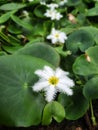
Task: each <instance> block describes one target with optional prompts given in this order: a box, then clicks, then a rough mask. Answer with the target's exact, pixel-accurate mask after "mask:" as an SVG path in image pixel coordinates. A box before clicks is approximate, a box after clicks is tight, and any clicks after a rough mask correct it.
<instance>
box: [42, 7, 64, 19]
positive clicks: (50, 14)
mask: <svg viewBox="0 0 98 130" xmlns="http://www.w3.org/2000/svg"><path fill="white" fill-rule="evenodd" d="M44 15H45V16H46V17H48V18H50V19H51V20H60V19H61V18H62V17H63V16H62V15H61V14H60V13H59V12H58V11H57V10H55V9H47V10H46V13H45V14H44Z"/></svg>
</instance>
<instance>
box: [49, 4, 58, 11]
mask: <svg viewBox="0 0 98 130" xmlns="http://www.w3.org/2000/svg"><path fill="white" fill-rule="evenodd" d="M47 7H48V8H50V9H52V10H54V9H55V8H58V7H59V6H58V4H55V3H51V4H47Z"/></svg>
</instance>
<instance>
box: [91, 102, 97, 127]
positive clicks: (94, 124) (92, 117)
mask: <svg viewBox="0 0 98 130" xmlns="http://www.w3.org/2000/svg"><path fill="white" fill-rule="evenodd" d="M90 107H91V120H92V123H93V126H96V125H97V123H96V118H95V116H94V110H93V105H92V101H91V100H90Z"/></svg>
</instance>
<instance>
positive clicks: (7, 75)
mask: <svg viewBox="0 0 98 130" xmlns="http://www.w3.org/2000/svg"><path fill="white" fill-rule="evenodd" d="M44 65H49V63H47V62H46V61H44V60H41V59H39V58H35V57H31V56H26V55H25V56H23V55H13V56H1V57H0V124H3V125H10V126H25V127H26V126H31V125H38V124H39V123H40V122H41V116H42V111H43V108H44V105H45V100H44V98H43V97H42V95H41V94H39V93H38V94H37V93H34V92H33V91H32V88H31V86H32V85H33V84H34V83H35V82H36V81H37V76H36V75H35V74H34V72H35V70H36V69H41V68H43V66H44Z"/></svg>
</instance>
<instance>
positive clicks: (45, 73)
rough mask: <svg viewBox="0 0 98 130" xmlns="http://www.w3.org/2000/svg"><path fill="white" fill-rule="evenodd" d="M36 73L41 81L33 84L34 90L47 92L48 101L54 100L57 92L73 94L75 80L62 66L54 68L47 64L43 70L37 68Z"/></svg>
mask: <svg viewBox="0 0 98 130" xmlns="http://www.w3.org/2000/svg"><path fill="white" fill-rule="evenodd" d="M35 74H36V75H38V76H39V78H40V79H39V81H38V82H37V83H35V84H34V86H32V89H33V91H36V92H38V91H41V90H43V91H44V92H45V97H46V101H47V102H51V101H52V100H54V98H55V96H56V93H57V92H62V93H65V94H67V95H72V94H73V91H72V89H71V88H72V87H73V86H74V82H73V80H72V79H70V78H69V77H68V76H67V75H68V74H69V73H68V72H65V71H63V70H62V69H60V68H57V69H56V70H53V69H52V68H50V67H49V66H45V67H44V69H43V70H36V71H35Z"/></svg>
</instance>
